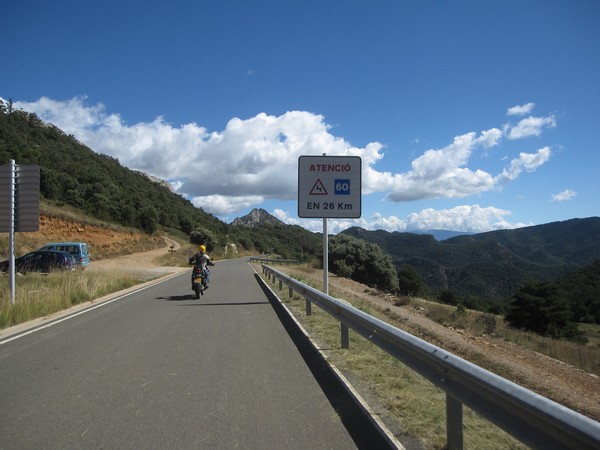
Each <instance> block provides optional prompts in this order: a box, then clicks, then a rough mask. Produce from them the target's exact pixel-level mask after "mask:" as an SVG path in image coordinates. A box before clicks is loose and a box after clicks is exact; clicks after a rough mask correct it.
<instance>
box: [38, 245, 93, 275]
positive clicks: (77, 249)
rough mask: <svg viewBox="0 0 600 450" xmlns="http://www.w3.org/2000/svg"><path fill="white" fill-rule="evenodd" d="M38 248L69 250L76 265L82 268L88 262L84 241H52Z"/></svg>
mask: <svg viewBox="0 0 600 450" xmlns="http://www.w3.org/2000/svg"><path fill="white" fill-rule="evenodd" d="M40 250H58V251H61V252H69V253H70V254H71V255H73V258H75V262H76V263H77V265H78V266H79V267H81V268H82V269H85V268H86V267H87V266H88V265H89V264H90V252H89V249H88V245H87V244H86V243H85V242H53V243H51V244H46V245H44V246H43V247H42V248H40Z"/></svg>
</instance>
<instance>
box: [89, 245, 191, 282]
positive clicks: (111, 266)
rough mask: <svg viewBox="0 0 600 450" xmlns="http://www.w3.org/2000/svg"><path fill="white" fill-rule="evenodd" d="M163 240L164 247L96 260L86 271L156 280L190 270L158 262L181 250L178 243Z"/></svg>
mask: <svg viewBox="0 0 600 450" xmlns="http://www.w3.org/2000/svg"><path fill="white" fill-rule="evenodd" d="M163 239H164V244H165V245H164V246H163V247H160V248H157V249H153V250H148V251H144V252H135V253H131V254H129V255H122V256H115V257H112V258H106V259H101V260H94V261H93V262H92V263H91V264H90V265H89V266H88V268H87V269H86V270H91V271H94V270H110V271H119V272H128V273H131V274H133V275H135V276H136V277H138V278H140V279H150V278H156V277H161V276H164V275H168V274H171V273H179V272H184V271H187V270H189V269H187V268H185V267H175V266H163V265H160V264H159V263H157V262H156V260H157V259H158V258H160V257H161V256H164V255H165V254H168V253H169V251H173V252H176V251H177V250H178V249H179V248H181V246H180V244H179V243H178V242H177V241H174V240H173V239H169V238H166V237H165V238H163Z"/></svg>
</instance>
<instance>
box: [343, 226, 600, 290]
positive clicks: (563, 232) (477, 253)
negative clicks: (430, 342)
mask: <svg viewBox="0 0 600 450" xmlns="http://www.w3.org/2000/svg"><path fill="white" fill-rule="evenodd" d="M343 233H344V234H348V235H350V236H354V237H356V238H360V239H364V240H366V241H368V242H373V243H376V244H378V245H379V246H380V247H381V248H382V249H383V250H384V251H385V252H386V253H388V254H390V255H391V257H392V259H393V261H394V264H395V265H396V267H397V268H400V267H401V266H403V265H410V266H412V267H414V268H415V269H416V270H417V272H418V273H419V274H420V276H421V278H422V280H423V282H424V284H425V286H426V287H427V288H428V289H429V290H430V292H440V291H443V290H451V291H453V292H455V293H456V294H458V295H461V296H463V297H464V296H469V295H475V296H479V297H481V298H483V299H486V300H495V301H499V300H505V299H507V298H508V297H510V296H511V295H513V293H514V292H515V291H516V290H517V288H518V287H519V285H520V284H521V283H523V282H524V281H525V280H528V279H538V280H556V279H558V278H560V277H562V276H564V275H566V274H568V273H570V272H573V271H575V270H577V269H579V268H581V267H584V266H586V265H589V264H592V263H594V262H595V261H596V260H599V259H600V218H599V217H592V218H588V219H572V220H568V221H565V222H556V223H551V224H545V225H539V226H534V227H526V228H520V229H516V230H501V231H493V232H488V233H481V234H477V235H472V236H458V237H455V238H452V239H448V240H446V241H441V242H439V241H436V240H435V239H434V238H433V236H429V235H417V234H412V233H398V232H394V233H389V232H386V231H381V230H378V231H368V230H364V229H361V228H350V229H348V230H346V231H344V232H343Z"/></svg>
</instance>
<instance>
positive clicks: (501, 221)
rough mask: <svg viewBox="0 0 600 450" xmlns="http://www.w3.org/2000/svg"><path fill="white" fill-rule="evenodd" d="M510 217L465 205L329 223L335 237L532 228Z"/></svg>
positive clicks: (315, 223)
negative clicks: (352, 232)
mask: <svg viewBox="0 0 600 450" xmlns="http://www.w3.org/2000/svg"><path fill="white" fill-rule="evenodd" d="M273 215H274V216H275V217H277V218H278V219H279V220H281V221H283V222H285V223H288V224H291V225H301V226H303V227H304V228H307V229H309V230H311V231H315V232H322V231H323V221H322V219H298V218H297V217H295V216H291V215H290V214H289V213H288V212H286V211H283V210H281V209H276V210H275V211H274V213H273ZM510 215H511V212H510V211H507V210H504V209H499V208H495V207H493V206H489V207H481V206H479V205H462V206H456V207H454V208H450V209H441V210H435V209H431V208H427V209H423V210H421V211H420V212H418V213H411V214H409V215H408V216H407V217H406V218H404V219H402V218H399V217H396V216H388V217H384V216H382V215H381V214H379V213H375V214H374V215H373V216H372V217H368V218H360V219H354V220H350V219H349V220H337V219H329V220H328V223H327V231H328V232H329V233H332V234H335V233H339V232H340V231H343V230H346V229H348V228H350V227H360V228H364V229H366V230H386V231H390V232H393V231H398V232H419V231H423V230H452V231H463V232H466V233H482V232H485V231H492V230H501V229H512V228H520V227H524V226H528V225H532V224H531V223H529V224H523V223H511V222H509V221H508V220H507V219H506V218H507V217H508V216H510Z"/></svg>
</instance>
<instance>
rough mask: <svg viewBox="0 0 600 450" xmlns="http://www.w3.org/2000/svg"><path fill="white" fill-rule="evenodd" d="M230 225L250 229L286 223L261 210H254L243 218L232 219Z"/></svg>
mask: <svg viewBox="0 0 600 450" xmlns="http://www.w3.org/2000/svg"><path fill="white" fill-rule="evenodd" d="M231 224H232V225H238V226H242V227H250V228H252V227H256V226H259V225H286V223H284V222H282V221H281V220H279V219H278V218H277V217H275V216H273V215H271V214H269V213H268V212H267V211H266V210H264V209H262V208H254V209H253V210H252V211H250V212H249V213H248V214H246V215H245V216H243V217H237V218H236V219H234V220H233V222H231Z"/></svg>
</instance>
